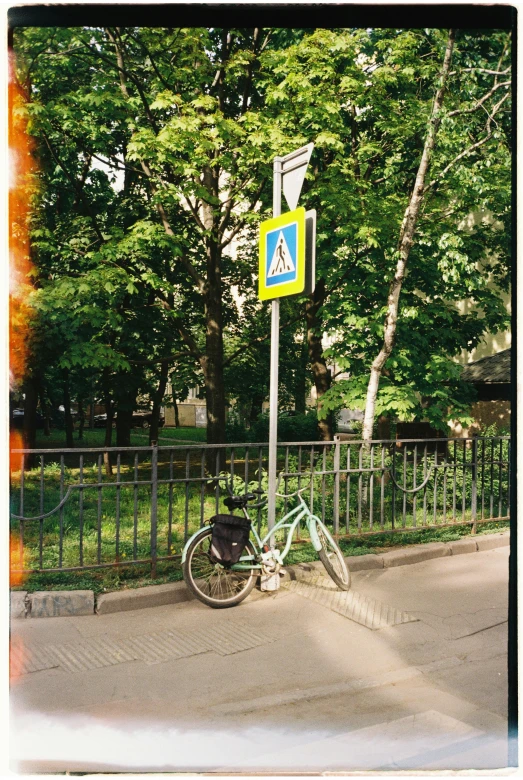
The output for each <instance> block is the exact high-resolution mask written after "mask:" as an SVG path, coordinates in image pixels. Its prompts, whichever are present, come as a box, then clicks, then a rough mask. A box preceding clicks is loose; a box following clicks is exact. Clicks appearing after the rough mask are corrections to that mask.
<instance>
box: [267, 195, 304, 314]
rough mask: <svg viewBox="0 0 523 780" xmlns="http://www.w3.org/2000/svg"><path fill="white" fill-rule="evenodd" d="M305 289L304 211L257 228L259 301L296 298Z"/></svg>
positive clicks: (297, 211) (271, 220) (270, 220)
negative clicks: (258, 230)
mask: <svg viewBox="0 0 523 780" xmlns="http://www.w3.org/2000/svg"><path fill="white" fill-rule="evenodd" d="M304 288H305V209H303V208H299V209H295V211H291V212H289V213H287V214H282V215H281V216H279V217H275V218H274V219H269V220H267V222H263V223H262V224H261V225H260V262H259V280H258V293H259V298H260V299H261V300H267V299H269V298H281V297H283V296H285V295H295V294H296V293H300V292H303V290H304Z"/></svg>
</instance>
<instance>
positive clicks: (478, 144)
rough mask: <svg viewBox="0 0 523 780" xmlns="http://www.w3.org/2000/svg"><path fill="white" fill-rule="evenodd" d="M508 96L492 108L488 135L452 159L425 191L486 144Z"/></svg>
mask: <svg viewBox="0 0 523 780" xmlns="http://www.w3.org/2000/svg"><path fill="white" fill-rule="evenodd" d="M507 98H508V93H507V94H506V95H503V97H502V98H501V100H500V101H499V102H498V103H496V105H495V106H494V108H493V109H492V114H489V118H488V121H487V124H486V129H487V135H486V136H484V137H483V138H482V139H481V140H480V141H477V142H476V143H475V144H472V145H471V146H469V147H468V149H465V150H464V151H463V152H461V153H460V154H458V155H457V156H456V157H455V158H454V159H453V160H451V161H450V162H449V164H448V165H447V166H446V167H445V168H444V169H443V170H442V171H441V173H439V174H438V175H437V176H436V178H435V179H433V180H432V181H431V182H430V183H429V184H427V186H426V187H425V189H424V191H423V192H424V193H425V192H428V190H430V189H431V188H432V187H434V185H435V184H437V183H438V182H439V181H440V179H442V178H443V177H444V176H445V175H446V174H447V173H448V172H449V170H450V169H451V168H453V167H454V165H456V163H458V162H459V161H460V160H462V159H463V157H467V156H468V155H469V154H472V153H473V152H474V151H475V150H476V149H479V147H480V146H483V144H485V143H486V142H487V141H488V140H489V139H490V138H491V137H492V130H491V129H490V123H491V121H492V120H493V119H494V117H495V115H496V114H497V112H498V110H499V109H500V108H501V106H502V105H503V103H504V102H505V100H506V99H507Z"/></svg>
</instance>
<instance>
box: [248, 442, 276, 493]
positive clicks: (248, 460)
mask: <svg viewBox="0 0 523 780" xmlns="http://www.w3.org/2000/svg"><path fill="white" fill-rule="evenodd" d="M285 471H287V469H285ZM243 485H244V493H248V492H249V448H248V447H246V448H245V471H244V476H243Z"/></svg>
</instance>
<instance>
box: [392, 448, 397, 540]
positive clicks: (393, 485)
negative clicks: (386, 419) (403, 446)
mask: <svg viewBox="0 0 523 780" xmlns="http://www.w3.org/2000/svg"><path fill="white" fill-rule="evenodd" d="M396 449H397V448H396V445H395V444H394V445H393V446H392V480H393V482H392V517H391V528H392V530H394V528H395V524H396Z"/></svg>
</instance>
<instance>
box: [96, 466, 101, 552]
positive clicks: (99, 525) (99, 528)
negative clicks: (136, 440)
mask: <svg viewBox="0 0 523 780" xmlns="http://www.w3.org/2000/svg"><path fill="white" fill-rule="evenodd" d="M101 481H102V454H101V453H100V455H98V505H97V523H96V531H97V550H96V561H97V563H101V562H102V487H101V484H100V483H101Z"/></svg>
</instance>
